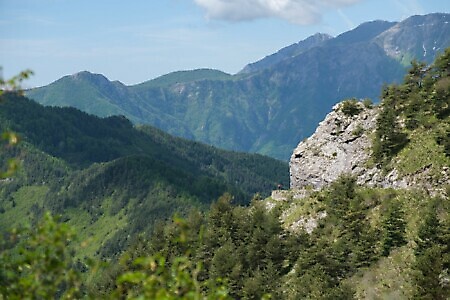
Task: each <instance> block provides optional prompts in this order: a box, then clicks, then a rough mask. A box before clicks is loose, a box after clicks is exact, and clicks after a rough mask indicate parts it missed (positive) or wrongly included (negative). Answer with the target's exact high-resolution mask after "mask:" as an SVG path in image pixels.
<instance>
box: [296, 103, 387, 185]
mask: <svg viewBox="0 0 450 300" xmlns="http://www.w3.org/2000/svg"><path fill="white" fill-rule="evenodd" d="M353 105H355V110H356V111H355V112H354V113H353V114H350V113H348V112H347V113H345V112H344V111H343V110H342V106H343V104H342V103H339V104H337V105H335V106H334V107H333V111H332V112H331V113H329V114H328V115H327V116H326V118H325V120H323V121H322V122H321V123H320V124H319V126H318V127H317V129H316V132H315V133H314V134H313V135H312V136H311V137H309V138H308V139H306V140H304V141H303V142H301V143H300V144H299V145H298V147H297V148H296V149H295V150H294V153H293V154H292V157H291V161H290V178H291V188H292V189H298V188H305V187H312V188H313V189H320V188H322V187H323V186H325V185H327V184H329V183H330V182H333V181H335V180H336V179H337V178H338V177H339V176H340V175H341V174H344V173H348V174H352V175H354V176H356V177H357V178H358V181H360V182H361V183H362V182H363V181H369V180H370V179H369V178H367V177H368V176H370V174H367V172H368V170H367V167H366V164H367V161H368V159H369V157H370V145H371V142H370V135H371V134H372V133H373V131H374V130H375V125H376V117H377V112H378V109H377V108H366V107H365V106H364V105H363V104H361V103H356V102H355V103H353ZM358 111H359V113H358ZM373 171H375V172H372V173H373V174H372V176H371V177H373V175H375V173H377V172H376V170H373Z"/></svg>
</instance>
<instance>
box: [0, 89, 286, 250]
mask: <svg viewBox="0 0 450 300" xmlns="http://www.w3.org/2000/svg"><path fill="white" fill-rule="evenodd" d="M0 105H1V109H0V123H1V129H2V131H5V130H11V131H14V132H15V133H17V135H18V136H19V138H20V140H21V142H20V143H19V145H18V146H17V147H3V148H2V152H1V160H2V162H5V163H6V162H7V161H8V159H9V158H11V157H16V158H18V159H20V160H21V161H22V168H21V169H19V171H18V172H17V174H16V176H14V177H13V178H11V179H8V180H3V181H2V182H0V195H1V197H0V210H1V213H2V215H1V216H2V217H1V218H0V228H1V230H2V231H5V230H6V229H7V228H10V227H11V226H17V225H19V224H28V223H30V222H31V223H33V222H35V221H37V220H38V219H39V218H40V217H41V216H42V214H43V213H44V212H45V211H47V210H50V211H51V212H53V213H55V214H62V215H63V219H64V220H66V221H67V222H69V223H70V224H72V225H74V226H75V227H76V228H77V230H79V231H81V232H82V234H83V235H84V236H85V237H90V238H92V240H93V242H92V244H91V245H90V247H88V249H87V250H86V253H89V254H95V253H97V254H100V253H101V254H102V255H103V256H105V257H110V256H111V255H113V254H115V253H118V252H120V251H121V250H122V249H123V247H124V246H125V245H127V244H128V243H129V237H133V236H134V234H135V233H137V232H143V231H146V232H151V229H152V228H153V226H154V224H155V222H157V221H158V220H164V219H167V218H170V216H171V215H172V214H173V213H174V212H175V211H179V212H180V213H183V212H187V211H188V210H189V209H190V208H192V207H198V208H201V209H204V208H206V207H208V206H209V203H211V201H213V200H215V199H217V198H218V197H219V196H220V195H222V194H223V193H225V192H228V193H231V194H232V195H233V197H234V202H235V203H241V204H245V203H248V202H249V201H250V199H251V198H252V197H253V195H254V194H255V193H262V194H265V195H268V194H269V192H270V191H271V190H272V189H274V187H276V185H277V184H278V183H283V184H287V181H288V178H287V170H288V167H287V164H285V163H284V162H281V161H277V160H274V159H271V158H267V157H263V156H261V155H248V154H244V153H235V152H227V151H224V150H220V149H217V148H214V147H212V146H207V145H203V144H200V143H195V142H190V141H187V140H184V139H181V138H175V137H172V136H170V135H168V134H166V133H163V132H161V131H160V130H158V129H155V128H151V127H145V126H144V127H139V128H134V127H133V126H132V124H131V122H130V121H128V120H127V119H125V118H124V117H109V118H105V119H101V118H98V117H95V116H91V115H88V114H86V113H83V112H81V111H78V110H76V109H73V108H50V107H43V106H41V105H39V104H37V103H35V102H33V101H31V100H28V99H26V98H24V97H22V96H18V95H16V94H6V95H4V97H3V101H2V103H1V104H0Z"/></svg>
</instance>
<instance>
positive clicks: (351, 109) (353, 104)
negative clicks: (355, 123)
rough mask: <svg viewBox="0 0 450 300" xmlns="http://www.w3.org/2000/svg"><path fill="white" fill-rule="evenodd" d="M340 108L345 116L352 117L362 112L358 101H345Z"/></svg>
mask: <svg viewBox="0 0 450 300" xmlns="http://www.w3.org/2000/svg"><path fill="white" fill-rule="evenodd" d="M340 108H341V111H342V112H343V113H344V115H346V116H350V117H351V116H354V115H357V114H359V113H360V112H361V110H362V109H361V107H360V106H359V104H358V101H357V100H356V99H349V100H345V101H344V102H342V104H341V106H340Z"/></svg>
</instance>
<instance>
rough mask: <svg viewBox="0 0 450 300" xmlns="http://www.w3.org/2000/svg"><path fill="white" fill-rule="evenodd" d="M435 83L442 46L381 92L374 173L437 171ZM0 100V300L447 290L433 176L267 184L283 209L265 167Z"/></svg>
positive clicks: (124, 127) (430, 295) (443, 75)
mask: <svg viewBox="0 0 450 300" xmlns="http://www.w3.org/2000/svg"><path fill="white" fill-rule="evenodd" d="M449 75H450V49H447V50H446V51H445V53H444V54H443V55H442V56H441V57H439V58H438V59H437V60H436V61H435V63H434V64H432V65H430V66H426V65H423V64H420V63H418V62H413V63H412V68H411V69H410V71H409V73H408V74H407V75H406V76H405V80H404V82H403V83H402V84H394V85H390V86H386V87H385V88H384V89H383V92H382V94H383V100H382V102H381V104H380V108H379V109H380V113H379V115H378V119H377V128H376V130H375V132H374V135H373V144H372V149H373V151H372V153H373V155H372V160H373V161H372V163H373V164H374V165H376V166H378V167H379V168H381V169H382V170H384V171H385V172H389V171H390V170H392V169H393V168H395V169H396V170H398V172H399V173H400V174H401V175H404V176H406V175H410V174H413V173H415V172H418V170H423V169H424V167H425V166H427V167H426V168H427V170H428V172H429V173H428V177H426V178H431V179H430V184H432V183H433V182H431V180H432V179H433V178H440V177H439V176H443V174H442V172H443V170H445V168H448V166H449V163H448V162H449V159H450V158H449V143H448V141H449V132H450V116H449V112H450V109H449V106H450V79H449V78H450V77H449ZM0 105H2V109H1V114H0V120H1V122H2V123H1V124H2V131H11V132H17V133H18V134H19V136H20V137H21V141H20V143H19V144H18V145H16V146H14V147H11V146H9V145H7V144H6V143H5V145H4V147H3V149H2V152H1V153H2V157H1V159H2V161H3V162H6V160H7V159H8V158H19V159H20V160H22V167H21V168H19V169H18V171H16V173H15V176H14V177H12V178H10V179H7V180H3V181H2V182H1V183H0V184H1V189H0V192H1V198H0V199H1V205H2V206H1V218H0V225H1V229H2V231H3V235H2V237H3V240H2V244H1V248H0V249H1V252H0V264H1V265H2V266H4V267H3V268H2V269H1V270H0V283H1V284H0V293H1V294H2V295H3V297H5V298H11V299H16V298H17V299H21V298H54V297H56V298H83V297H85V298H94V299H99V298H107V299H109V298H117V299H123V298H129V299H142V298H144V299H270V298H272V299H353V298H355V299H367V298H374V299H378V298H392V299H447V298H448V295H449V294H450V283H449V282H450V277H449V267H450V249H449V245H450V230H449V229H450V216H449V213H450V202H449V201H448V199H449V193H450V186H449V184H448V183H446V184H444V185H443V186H439V188H438V189H436V192H435V193H433V194H430V193H429V192H427V191H426V190H424V189H421V188H420V186H421V185H420V184H418V185H417V188H412V189H407V190H406V189H392V188H381V187H377V188H375V187H366V186H361V185H358V184H357V183H356V179H355V178H352V177H349V176H345V175H344V176H341V177H340V178H339V179H338V180H337V181H336V182H334V183H332V184H331V185H330V186H328V187H326V188H323V189H322V190H319V191H312V190H308V191H307V193H306V196H305V197H303V198H301V199H295V198H294V197H293V196H292V195H291V194H290V193H291V192H292V191H283V193H285V194H286V195H287V196H286V197H287V199H288V200H287V201H278V202H277V201H275V200H274V199H271V198H270V197H269V198H266V197H267V196H268V192H269V191H270V189H273V188H274V185H275V183H277V182H281V183H284V184H286V183H287V182H286V181H287V179H286V177H287V175H288V172H287V166H286V165H285V164H284V163H281V162H279V161H276V160H272V159H267V158H265V157H262V156H259V155H247V154H242V153H232V152H225V151H222V150H218V149H216V148H213V147H209V146H205V145H202V144H198V143H193V142H188V141H186V140H182V139H177V138H172V137H170V136H168V135H167V134H165V133H163V132H161V131H159V130H157V129H154V128H150V127H142V128H133V126H132V125H131V123H130V122H129V121H127V120H126V119H124V118H122V117H111V118H107V119H100V118H97V117H92V116H89V115H86V114H84V113H81V112H79V111H77V110H75V109H61V108H44V107H42V106H40V105H37V104H35V103H34V102H31V101H30V100H27V99H26V98H23V97H21V96H17V95H15V94H9V95H7V96H6V97H4V99H3V102H2V103H1V104H0ZM347 106H348V107H347V109H348V113H349V114H353V113H357V112H354V111H353V110H352V106H351V103H350V102H349V103H348V104H347ZM25 116H27V117H25ZM36 120H40V121H39V122H38V121H36ZM80 120H83V121H80ZM43 124H46V125H43ZM74 124H76V125H74ZM47 126H48V129H47ZM46 130H49V131H46ZM61 132H63V133H64V134H61ZM58 134H60V135H59V137H60V138H59V139H54V137H53V135H58ZM80 149H83V150H80ZM424 151H426V153H427V154H428V155H424ZM426 178H425V179H424V180H427V179H426ZM433 180H434V179H433ZM257 192H261V193H259V194H258V193H257ZM273 203H275V205H269V204H273ZM46 211H50V212H51V214H53V215H59V217H52V216H51V215H50V214H49V213H46ZM175 212H178V213H177V214H174V213H175ZM319 215H321V216H322V217H318V216H319ZM303 218H307V219H309V220H313V221H314V222H315V226H314V229H313V230H312V231H311V232H310V233H308V232H307V231H306V230H303V229H301V228H295V226H292V225H293V224H295V223H296V222H297V221H298V220H302V219H303ZM11 228H15V229H11Z"/></svg>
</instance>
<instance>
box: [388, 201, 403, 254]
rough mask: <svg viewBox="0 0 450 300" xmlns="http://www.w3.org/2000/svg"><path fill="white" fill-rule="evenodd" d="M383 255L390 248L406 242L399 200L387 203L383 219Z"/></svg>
mask: <svg viewBox="0 0 450 300" xmlns="http://www.w3.org/2000/svg"><path fill="white" fill-rule="evenodd" d="M382 226H383V240H382V242H383V253H382V254H383V255H384V256H388V255H389V253H390V251H391V249H393V248H396V247H400V246H403V245H404V244H406V239H405V234H406V222H405V219H404V212H403V209H402V206H401V204H400V202H399V201H395V200H393V201H392V202H391V203H389V206H388V208H387V211H386V217H385V219H384V221H383V224H382Z"/></svg>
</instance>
